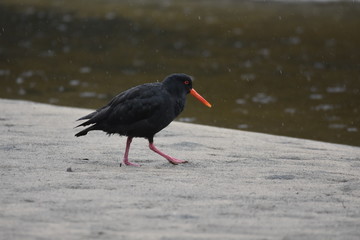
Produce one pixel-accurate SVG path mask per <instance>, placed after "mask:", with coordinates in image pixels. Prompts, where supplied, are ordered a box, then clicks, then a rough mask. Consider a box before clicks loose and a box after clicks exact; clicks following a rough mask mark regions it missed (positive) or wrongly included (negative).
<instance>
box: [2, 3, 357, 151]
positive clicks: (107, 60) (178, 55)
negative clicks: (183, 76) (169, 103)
mask: <svg viewBox="0 0 360 240" xmlns="http://www.w3.org/2000/svg"><path fill="white" fill-rule="evenodd" d="M359 14H360V5H359V3H354V2H347V3H346V2H345V3H309V2H307V3H274V2H272V3H271V2H265V3H264V2H262V3H261V2H243V1H223V2H222V3H221V4H219V3H217V1H196V2H194V1H174V2H173V1H110V0H108V1H97V0H90V1H81V0H74V1H71V3H69V2H67V1H45V0H38V1H35V0H29V1H26V3H23V1H18V0H14V1H10V0H7V1H2V2H1V3H0V20H1V26H0V81H1V83H2V85H3V87H2V88H1V89H0V97H1V98H12V99H27V100H33V101H38V102H46V103H51V104H57V105H68V106H77V107H87V108H98V107H100V106H102V105H104V104H105V103H107V101H109V100H110V99H111V97H112V96H114V95H116V94H117V93H118V92H120V91H123V90H125V89H127V88H129V87H131V86H134V85H137V84H141V83H145V82H152V81H161V80H162V79H163V78H164V77H165V76H166V75H168V74H170V73H173V72H185V73H188V74H190V75H192V76H194V77H195V79H196V80H195V82H194V88H195V89H196V90H197V91H198V92H199V93H201V94H202V95H203V96H204V97H205V98H206V99H207V100H208V101H209V102H211V103H212V104H213V108H211V109H208V108H206V107H204V106H203V105H201V104H200V103H198V102H197V101H196V100H193V99H191V96H189V98H188V99H189V101H188V103H187V107H186V110H185V111H184V112H183V113H182V114H181V116H180V117H179V118H178V120H180V121H188V122H194V123H201V124H207V125H214V126H221V127H228V128H234V129H243V130H247V131H256V132H264V133H271V134H278V135H287V136H294V137H301V138H308V139H316V140H322V141H328V142H336V143H343V144H350V145H357V146H360V134H359V131H360V129H359V127H360V113H359V111H360V109H359V106H360V97H359V94H360V93H359V91H360V51H359V42H360V32H359V30H358V29H360V18H359V17H358V16H359Z"/></svg>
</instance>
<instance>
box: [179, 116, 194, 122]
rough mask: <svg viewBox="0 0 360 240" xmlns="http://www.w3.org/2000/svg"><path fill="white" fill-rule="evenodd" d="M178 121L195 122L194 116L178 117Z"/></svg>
mask: <svg viewBox="0 0 360 240" xmlns="http://www.w3.org/2000/svg"><path fill="white" fill-rule="evenodd" d="M179 121H180V122H195V121H196V118H194V117H182V118H179Z"/></svg>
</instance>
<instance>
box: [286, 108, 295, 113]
mask: <svg viewBox="0 0 360 240" xmlns="http://www.w3.org/2000/svg"><path fill="white" fill-rule="evenodd" d="M284 112H285V113H288V114H295V113H296V108H285V109H284Z"/></svg>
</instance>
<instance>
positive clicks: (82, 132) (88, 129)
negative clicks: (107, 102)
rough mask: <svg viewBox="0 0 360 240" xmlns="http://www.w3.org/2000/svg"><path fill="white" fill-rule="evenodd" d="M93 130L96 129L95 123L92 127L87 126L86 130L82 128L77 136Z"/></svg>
mask: <svg viewBox="0 0 360 240" xmlns="http://www.w3.org/2000/svg"><path fill="white" fill-rule="evenodd" d="M91 130H96V128H95V125H93V126H91V127H88V128H85V129H84V130H81V131H80V132H78V133H77V134H75V137H81V136H85V135H86V134H87V133H88V132H89V131H91Z"/></svg>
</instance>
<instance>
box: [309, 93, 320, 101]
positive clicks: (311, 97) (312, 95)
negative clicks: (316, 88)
mask: <svg viewBox="0 0 360 240" xmlns="http://www.w3.org/2000/svg"><path fill="white" fill-rule="evenodd" d="M309 98H310V99H313V100H320V99H323V95H321V94H318V93H313V94H310V96H309Z"/></svg>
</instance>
